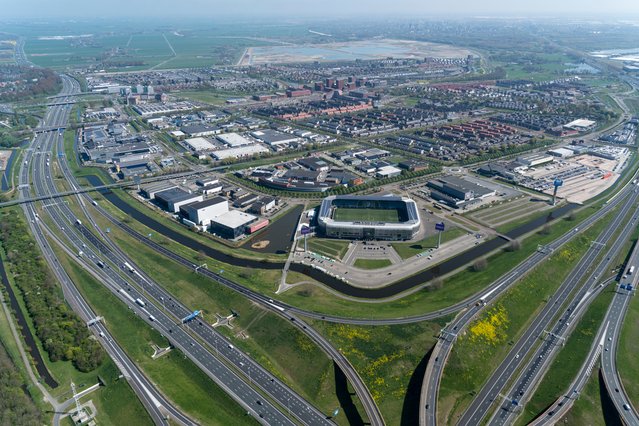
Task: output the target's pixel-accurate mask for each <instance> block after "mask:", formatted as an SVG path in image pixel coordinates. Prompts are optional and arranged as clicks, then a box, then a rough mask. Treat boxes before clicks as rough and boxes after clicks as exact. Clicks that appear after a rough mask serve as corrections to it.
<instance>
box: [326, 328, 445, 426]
mask: <svg viewBox="0 0 639 426" xmlns="http://www.w3.org/2000/svg"><path fill="white" fill-rule="evenodd" d="M448 320H450V318H441V319H440V320H438V321H437V322H420V323H415V324H406V325H394V326H377V327H369V326H351V325H346V324H334V323H327V322H319V321H316V322H313V325H314V326H315V327H316V328H317V329H318V330H319V331H321V332H322V334H324V335H325V336H326V337H327V338H328V339H329V340H330V341H331V342H333V344H334V345H335V346H336V347H337V348H338V349H339V350H340V352H342V354H344V356H346V357H347V358H348V359H349V361H350V362H351V363H352V364H353V367H355V369H356V370H357V371H358V372H359V374H360V376H361V377H362V380H364V382H365V383H366V386H367V387H368V389H369V390H370V392H371V395H372V396H373V398H374V399H375V402H376V403H377V404H378V407H379V409H380V411H381V413H382V416H383V417H384V420H385V423H386V424H388V425H399V424H418V423H419V420H418V418H417V413H418V411H419V393H420V388H421V383H422V378H423V374H424V370H423V368H425V364H424V363H423V361H424V356H425V354H426V353H427V352H428V351H429V350H430V348H431V347H432V346H433V345H434V344H435V342H436V337H435V336H436V335H437V333H438V332H439V330H440V329H441V327H442V326H443V325H444V324H445V323H446V321H448ZM351 424H358V422H357V421H352V422H351Z"/></svg>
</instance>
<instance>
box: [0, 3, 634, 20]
mask: <svg viewBox="0 0 639 426" xmlns="http://www.w3.org/2000/svg"><path fill="white" fill-rule="evenodd" d="M0 10H1V11H2V18H5V19H6V18H86V17H95V16H100V17H104V18H117V17H122V18H134V17H150V18H151V17H152V18H167V19H170V18H185V17H194V18H215V17H231V16H233V17H235V16H242V17H247V18H253V17H255V18H260V17H274V16H281V17H286V18H291V17H296V16H297V17H316V18H331V17H350V16H355V17H356V16H369V17H371V16H372V17H375V16H377V17H387V16H410V17H414V18H418V17H424V18H428V17H429V16H444V15H445V16H455V15H459V16H473V15H478V16H565V15H574V16H579V17H584V16H592V17H600V16H604V15H605V16H615V15H617V16H619V17H629V16H635V17H639V1H638V0H535V1H530V0H510V1H504V0H438V1H434V0H392V1H389V0H314V1H312V0H208V1H207V0H100V1H97V0H55V1H51V0H0ZM0 19H1V18H0Z"/></svg>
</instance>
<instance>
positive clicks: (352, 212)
mask: <svg viewBox="0 0 639 426" xmlns="http://www.w3.org/2000/svg"><path fill="white" fill-rule="evenodd" d="M333 219H334V220H336V221H338V222H354V221H364V222H389V223H397V222H399V211H397V210H396V209H349V208H343V207H339V208H336V209H335V211H334V212H333Z"/></svg>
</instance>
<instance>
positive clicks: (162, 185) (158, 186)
mask: <svg viewBox="0 0 639 426" xmlns="http://www.w3.org/2000/svg"><path fill="white" fill-rule="evenodd" d="M172 188H177V185H175V184H174V183H171V182H155V183H150V184H148V185H144V186H142V187H141V188H140V192H141V193H142V195H144V196H145V197H146V198H148V199H149V200H152V199H154V198H155V194H157V193H158V192H162V191H166V190H167V189H172Z"/></svg>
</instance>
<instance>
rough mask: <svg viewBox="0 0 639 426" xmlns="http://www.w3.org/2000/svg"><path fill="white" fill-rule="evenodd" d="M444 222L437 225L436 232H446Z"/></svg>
mask: <svg viewBox="0 0 639 426" xmlns="http://www.w3.org/2000/svg"><path fill="white" fill-rule="evenodd" d="M444 227H445V226H444V222H439V223H436V224H435V230H436V231H443V230H444Z"/></svg>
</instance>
